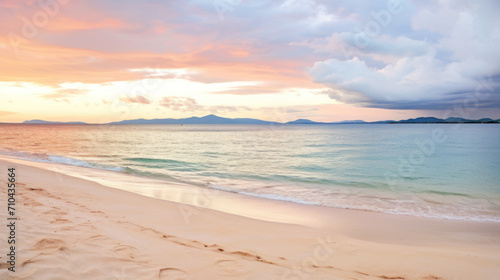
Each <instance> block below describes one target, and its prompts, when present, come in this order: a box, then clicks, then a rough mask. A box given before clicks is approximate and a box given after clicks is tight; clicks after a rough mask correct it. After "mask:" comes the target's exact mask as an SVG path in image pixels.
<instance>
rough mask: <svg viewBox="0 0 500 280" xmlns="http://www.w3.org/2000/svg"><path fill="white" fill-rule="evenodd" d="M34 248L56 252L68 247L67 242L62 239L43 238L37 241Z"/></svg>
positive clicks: (46, 251)
mask: <svg viewBox="0 0 500 280" xmlns="http://www.w3.org/2000/svg"><path fill="white" fill-rule="evenodd" d="M34 249H35V250H39V251H42V252H45V253H48V252H54V251H57V250H64V249H66V243H65V242H64V241H62V240H61V239H55V238H42V239H40V240H38V241H37V242H36V243H35V246H34Z"/></svg>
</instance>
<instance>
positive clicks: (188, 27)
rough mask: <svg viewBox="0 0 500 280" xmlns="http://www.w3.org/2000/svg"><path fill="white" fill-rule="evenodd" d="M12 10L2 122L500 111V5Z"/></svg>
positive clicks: (214, 3) (119, 0)
mask: <svg viewBox="0 0 500 280" xmlns="http://www.w3.org/2000/svg"><path fill="white" fill-rule="evenodd" d="M0 7H1V8H0V26H1V28H0V122H22V121H24V120H31V119H44V120H50V121H85V122H91V123H106V122H111V121H118V120H124V119H136V118H145V119H153V118H183V117H190V116H204V115H208V114H216V115H219V116H223V117H229V118H237V117H250V118H259V119H264V120H270V121H279V122H286V121H291V120H295V119H298V118H305V119H311V120H315V121H341V120H358V119H363V120H366V121H377V120H401V119H407V118H413V117H419V116H434V117H439V118H446V117H451V116H455V117H464V118H473V119H474V118H476V119H477V118H483V117H489V118H493V119H500V63H499V62H500V51H499V49H500V17H499V16H498V14H499V12H500V2H499V1H495V0H485V1H461V0H456V1H450V0H436V1H430V0H429V1H427V0H423V1H408V0H385V1H383V0H380V1H375V0H373V1H372V0H366V1H348V0H328V1H327V0H283V1H277V0H276V1H261V0H252V1H250V0H248V1H247V0H205V1H204V0H182V1H161V0H141V1H139V0H99V1H98V0H85V1H83V0H36V1H35V0H25V1H20V0H0Z"/></svg>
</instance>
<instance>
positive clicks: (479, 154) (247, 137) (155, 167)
mask: <svg viewBox="0 0 500 280" xmlns="http://www.w3.org/2000/svg"><path fill="white" fill-rule="evenodd" d="M0 153H1V154H8V155H11V156H12V155H14V156H17V157H22V158H25V159H29V160H35V161H47V162H59V163H64V164H71V165H80V166H85V167H91V168H99V169H108V170H112V171H117V172H126V173H132V174H136V175H139V176H148V177H157V178H162V179H164V180H175V181H183V182H187V183H191V184H195V185H199V186H204V187H209V188H216V189H221V190H226V191H233V192H238V193H243V194H247V195H254V196H261V197H265V198H269V199H279V200H287V201H292V202H297V203H306V204H316V205H324V206H329V207H342V208H351V209H363V210H369V211H377V212H385V213H393V214H405V215H414V216H426V217H435V218H445V219H461V220H480V221H494V222H500V125H498V124H461V125H453V124H399V125H396V124H380V125H378V124H373V125H366V124H364V125H363V124H358V125H347V124H346V125H294V126H286V125H274V126H268V125H184V126H180V125H115V126H110V125H0Z"/></svg>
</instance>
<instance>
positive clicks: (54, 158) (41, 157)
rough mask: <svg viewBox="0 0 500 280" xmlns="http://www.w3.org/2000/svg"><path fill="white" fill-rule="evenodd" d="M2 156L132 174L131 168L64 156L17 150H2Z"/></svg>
mask: <svg viewBox="0 0 500 280" xmlns="http://www.w3.org/2000/svg"><path fill="white" fill-rule="evenodd" d="M0 154H4V155H7V156H13V157H16V158H21V159H24V160H29V161H36V162H47V163H60V164H66V165H74V166H80V167H87V168H96V169H103V170H108V171H115V172H123V173H130V172H131V170H130V168H127V167H120V166H111V165H107V164H99V163H93V162H89V161H85V160H80V159H75V158H70V157H64V156H59V155H51V154H45V153H28V152H22V151H16V150H9V149H1V150H0Z"/></svg>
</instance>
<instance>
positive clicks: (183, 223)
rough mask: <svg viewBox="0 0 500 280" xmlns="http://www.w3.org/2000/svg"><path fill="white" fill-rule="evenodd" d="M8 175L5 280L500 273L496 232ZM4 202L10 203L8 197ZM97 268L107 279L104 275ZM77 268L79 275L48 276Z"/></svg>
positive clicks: (239, 198)
mask: <svg viewBox="0 0 500 280" xmlns="http://www.w3.org/2000/svg"><path fill="white" fill-rule="evenodd" d="M7 166H15V167H16V170H17V172H18V178H19V182H20V184H19V189H18V192H19V193H18V199H19V203H20V204H19V205H18V207H19V210H18V212H19V217H20V220H19V225H20V226H19V228H18V230H19V232H18V235H19V237H20V238H19V240H23V242H22V243H21V244H19V247H18V248H19V251H18V256H19V259H18V264H19V270H18V271H17V272H15V273H11V274H7V273H9V272H7V271H6V270H3V269H2V270H0V276H5V275H9V276H11V277H12V276H14V277H20V278H19V279H53V278H57V277H61V278H62V279H85V278H87V279H92V278H93V279H110V278H107V277H110V275H111V276H112V275H113V273H115V272H111V270H113V271H117V272H116V273H117V274H121V275H122V276H123V275H124V276H125V277H124V278H120V277H118V276H116V277H117V278H116V279H127V277H130V279H176V278H175V277H177V278H178V279H352V278H354V279H496V278H494V277H495V275H499V274H500V253H498V252H500V224H498V223H492V222H475V221H456V220H441V219H432V218H422V217H412V216H402V215H393V214H384V213H376V212H368V211H359V210H349V209H338V208H337V209H336V208H330V207H322V206H312V205H302V204H297V203H292V202H286V201H278V200H270V199H264V198H259V197H251V196H246V195H242V194H236V193H228V192H222V191H214V190H210V189H201V188H197V187H193V186H188V185H183V184H177V183H169V182H165V181H160V180H155V179H149V178H142V177H136V176H133V175H129V174H121V173H116V172H110V171H104V170H95V169H90V168H84V167H77V166H66V165H62V164H55V163H40V162H31V161H23V160H19V159H13V158H9V157H4V156H2V157H0V167H1V169H0V170H4V172H3V173H5V174H1V177H0V178H2V183H5V181H6V175H7ZM117 186H119V187H120V188H121V189H118V188H116V187H117ZM122 189H125V190H122ZM127 189H128V191H126V190H127ZM138 190H140V191H141V192H142V195H139V194H137V192H138ZM134 192H136V193H134ZM2 196H3V198H1V200H2V201H4V200H6V198H7V194H6V188H5V187H4V188H2ZM155 197H156V198H155ZM159 198H161V199H159ZM61 206H64V207H61ZM2 212H3V213H1V215H0V217H2V218H3V219H4V220H5V216H6V214H7V213H6V211H2ZM21 225H22V226H21ZM4 231H5V229H3V230H2V232H1V233H2V236H6V234H7V233H5V234H4ZM68 233H71V234H70V235H68ZM76 237H78V238H76ZM4 238H5V237H4ZM75 238H76V239H75ZM137 238H139V239H137ZM78 240H81V242H79V241H78ZM3 243H5V242H3ZM100 243H102V244H100ZM96 244H100V245H99V246H97V247H96V246H95V245H96ZM5 246H6V244H3V245H2V247H0V248H1V249H2V250H1V252H2V255H1V257H2V258H1V259H0V262H2V263H4V258H5V254H4V253H3V252H5V249H6V248H4V247H5ZM123 246H125V247H123ZM169 252H172V253H169ZM101 258H104V260H103V259H101ZM80 259H84V260H85V261H83V262H80V263H78V262H79V260H80ZM101 261H107V262H109V263H110V266H109V267H108V268H112V269H111V270H110V269H106V268H99V263H100V262H101ZM23 264H24V265H23ZM130 264H133V265H132V266H131V265H130ZM450 264H453V267H450ZM76 265H81V266H82V267H85V270H82V269H76V270H75V269H74V270H75V271H70V270H68V271H66V273H69V274H67V275H66V274H60V275H59V274H58V272H55V271H54V270H55V267H61V266H62V267H65V268H68V269H69V268H71V267H73V266H76ZM131 267H132V268H134V269H130V268H131ZM2 268H3V266H2ZM124 268H127V269H126V271H123V269H124ZM294 268H295V270H294ZM63 271H65V269H63ZM70 275H72V276H73V277H70ZM83 275H84V276H85V277H83ZM129 275H130V276H129ZM202 275H203V276H202ZM207 275H208V276H207ZM201 276H202V277H201ZM382 276H384V277H389V278H383V277H382ZM65 277H66V278H65ZM75 277H76V278H75ZM113 277H115V276H113ZM134 277H135V278H134ZM200 277H201V278H200ZM390 277H395V278H390ZM397 277H399V278H397ZM432 277H434V278H432ZM111 278H112V277H111ZM12 279H16V278H12Z"/></svg>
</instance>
